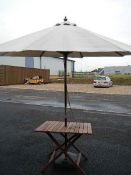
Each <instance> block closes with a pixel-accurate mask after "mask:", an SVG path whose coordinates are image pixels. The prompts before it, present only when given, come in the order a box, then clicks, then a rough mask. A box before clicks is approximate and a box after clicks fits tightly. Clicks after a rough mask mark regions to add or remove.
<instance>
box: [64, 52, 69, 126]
mask: <svg viewBox="0 0 131 175" xmlns="http://www.w3.org/2000/svg"><path fill="white" fill-rule="evenodd" d="M67 55H68V53H67V52H65V53H64V102H65V126H67Z"/></svg>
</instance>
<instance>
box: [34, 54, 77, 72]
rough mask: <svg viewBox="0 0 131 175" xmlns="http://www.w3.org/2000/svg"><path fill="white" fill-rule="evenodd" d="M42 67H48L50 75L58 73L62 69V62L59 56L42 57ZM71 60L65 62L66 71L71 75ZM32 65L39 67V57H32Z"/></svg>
mask: <svg viewBox="0 0 131 175" xmlns="http://www.w3.org/2000/svg"><path fill="white" fill-rule="evenodd" d="M41 62H42V68H45V69H50V75H59V72H60V71H64V62H63V60H62V59H59V58H51V57H45V58H44V57H42V61H41ZM73 64H74V63H73V62H72V61H68V62H67V73H68V74H70V75H71V73H72V71H73V68H74V67H73ZM34 66H35V67H40V59H38V58H34Z"/></svg>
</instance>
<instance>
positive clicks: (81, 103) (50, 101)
mask: <svg viewBox="0 0 131 175" xmlns="http://www.w3.org/2000/svg"><path fill="white" fill-rule="evenodd" d="M63 96H64V94H63V92H49V91H35V90H18V89H7V90H6V89H0V101H3V102H12V103H23V104H32V105H39V106H52V107H57V108H60V107H61V108H63V107H64V102H63V100H64V97H63ZM68 102H69V103H68V106H67V107H68V108H72V109H82V110H87V111H89V110H91V111H99V112H100V111H101V112H107V113H108V112H111V113H118V114H121V113H122V114H123V113H124V114H128V115H131V96H129V95H105V94H104V95H103V94H87V93H86V94H85V93H69V95H68ZM69 104H70V105H69Z"/></svg>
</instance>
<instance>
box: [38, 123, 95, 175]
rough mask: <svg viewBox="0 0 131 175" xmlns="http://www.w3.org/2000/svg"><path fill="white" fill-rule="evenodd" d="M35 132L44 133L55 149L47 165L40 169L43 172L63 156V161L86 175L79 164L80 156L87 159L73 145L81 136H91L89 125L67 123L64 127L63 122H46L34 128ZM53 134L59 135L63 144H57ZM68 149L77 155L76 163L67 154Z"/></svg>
mask: <svg viewBox="0 0 131 175" xmlns="http://www.w3.org/2000/svg"><path fill="white" fill-rule="evenodd" d="M35 131H37V132H44V133H46V134H47V135H48V136H49V137H50V138H51V140H52V141H53V142H54V143H55V145H56V148H55V149H54V151H53V152H52V153H51V154H50V155H51V156H50V159H49V161H48V163H47V164H46V165H45V166H44V167H43V169H42V171H43V172H44V171H45V170H46V169H47V168H48V167H49V166H50V165H51V164H52V163H54V162H55V161H56V160H57V159H58V158H59V157H60V156H61V155H62V154H64V155H65V159H67V160H69V161H70V162H72V164H73V165H74V166H75V167H77V168H78V169H79V170H80V172H81V174H83V175H86V173H85V171H84V170H83V169H82V168H81V167H80V165H79V164H80V160H81V156H82V157H83V158H85V159H87V157H86V156H85V154H84V153H82V152H81V151H80V149H79V148H78V147H77V146H76V145H75V142H76V140H78V139H79V138H80V137H81V136H82V135H88V134H92V128H91V123H80V122H67V126H65V123H64V122H63V121H46V122H44V123H43V124H42V125H40V126H39V127H38V128H36V129H35ZM54 133H57V134H60V135H61V136H62V137H63V138H64V141H63V143H59V141H58V140H57V139H56V138H55V135H54ZM70 147H73V148H74V149H75V150H76V151H77V153H78V155H77V159H76V161H74V160H73V159H72V157H71V156H70V154H69V153H68V151H69V148H70Z"/></svg>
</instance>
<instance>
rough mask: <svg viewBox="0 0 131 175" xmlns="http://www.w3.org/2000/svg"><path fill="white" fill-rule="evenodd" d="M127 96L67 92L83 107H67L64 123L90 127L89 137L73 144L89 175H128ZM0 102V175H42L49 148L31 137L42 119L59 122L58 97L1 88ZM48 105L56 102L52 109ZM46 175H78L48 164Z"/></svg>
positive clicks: (42, 138)
mask: <svg viewBox="0 0 131 175" xmlns="http://www.w3.org/2000/svg"><path fill="white" fill-rule="evenodd" d="M130 97H131V96H120V95H116V96H112V95H96V94H80V93H71V94H70V99H71V103H72V104H73V105H77V104H82V105H83V104H84V105H85V106H86V107H87V109H78V108H75V109H74V108H73V109H72V111H71V110H70V109H68V120H71V121H83V122H91V123H92V129H93V135H91V136H90V137H85V136H84V137H83V138H81V139H80V140H78V142H77V145H78V146H79V147H80V148H81V149H82V150H83V152H84V153H85V154H86V155H87V156H88V160H87V161H82V162H81V166H82V167H83V168H84V169H85V170H86V172H87V174H88V175H130V174H131V115H130V112H131V110H130V105H131V98H130ZM103 99H104V100H103ZM0 100H1V102H0V175H41V172H40V168H41V166H42V165H43V164H45V163H46V162H47V160H48V154H49V152H50V151H51V150H52V149H53V145H52V143H51V141H50V139H49V138H48V137H47V136H46V135H45V134H41V133H35V132H34V129H35V128H36V127H37V126H39V125H40V124H41V123H43V122H44V121H46V120H63V118H64V117H63V114H64V109H63V107H62V105H63V93H60V92H59V93H57V92H56V93H53V92H47V91H46V92H45V91H40V92H39V91H32V90H31V91H30V90H18V89H17V90H15V89H10V90H9V89H8V90H3V89H2V90H1V89H0ZM52 101H53V102H56V103H58V104H57V105H56V107H55V104H54V106H53V105H52V103H51V102H52ZM40 102H41V104H40ZM45 102H47V103H46V104H44V103H45ZM33 103H34V104H33ZM35 103H36V104H35ZM104 103H105V107H104V108H102V107H101V106H102V104H104ZM27 104H29V105H27ZM60 104H61V106H59V105H60ZM86 104H87V105H86ZM100 104H101V105H100ZM108 104H110V108H108V107H107V106H108ZM82 105H81V106H82ZM89 106H91V107H92V108H93V109H90V110H89ZM98 106H99V110H98ZM113 106H114V108H113V110H114V111H113V112H112V111H111V107H113ZM100 109H104V110H103V111H100ZM118 109H119V110H118ZM120 109H121V111H120ZM58 138H59V139H60V140H61V138H60V137H58ZM46 174H47V175H52V174H53V175H67V174H69V175H78V174H80V173H79V171H77V170H76V169H74V168H71V169H68V168H58V167H56V166H52V167H51V168H49V170H48V171H47V172H46Z"/></svg>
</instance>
